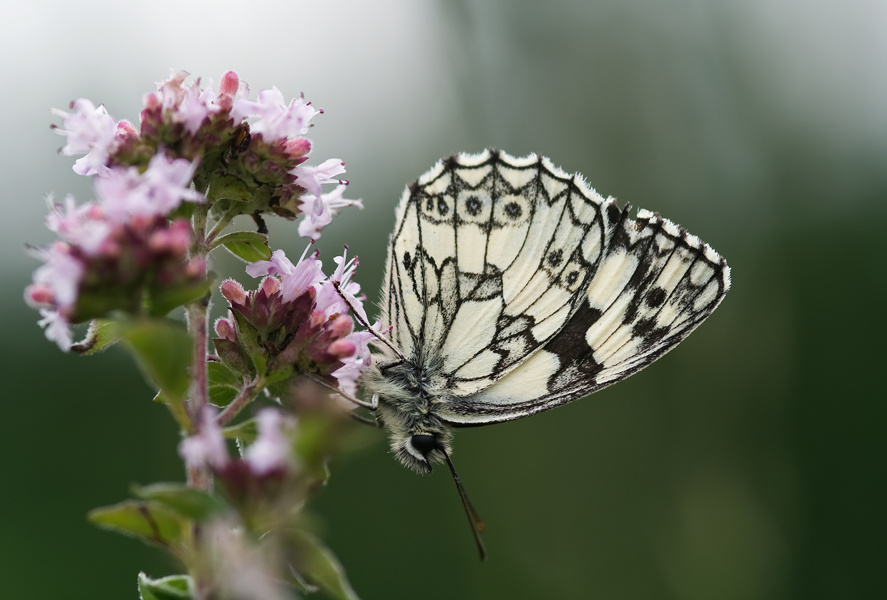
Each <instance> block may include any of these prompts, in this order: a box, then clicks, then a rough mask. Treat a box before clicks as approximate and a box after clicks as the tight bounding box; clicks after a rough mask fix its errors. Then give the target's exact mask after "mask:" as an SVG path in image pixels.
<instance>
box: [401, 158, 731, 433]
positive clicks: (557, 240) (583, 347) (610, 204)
mask: <svg viewBox="0 0 887 600" xmlns="http://www.w3.org/2000/svg"><path fill="white" fill-rule="evenodd" d="M387 285H388V287H387V293H386V295H385V296H384V298H383V309H384V311H385V314H386V315H387V318H388V320H389V322H390V324H391V325H392V327H393V331H392V341H393V342H394V345H396V346H397V347H398V348H399V349H400V351H401V353H402V355H403V356H404V357H405V358H406V359H407V360H408V361H410V363H411V364H414V365H419V366H420V369H419V370H420V371H423V372H424V371H425V370H428V371H433V372H434V373H435V374H436V375H439V376H440V377H442V378H443V380H444V382H445V388H446V390H445V393H443V394H442V395H441V397H442V398H446V401H444V402H441V403H439V405H438V406H436V408H435V411H436V413H437V414H438V415H439V416H440V417H441V418H443V419H444V420H446V421H448V422H451V423H454V424H472V423H478V424H479V423H485V422H494V421H503V420H509V419H514V418H518V417H521V416H525V415H528V414H532V413H535V412H538V411H540V410H545V409H547V408H551V407H553V406H557V405H559V404H563V403H564V402H568V401H570V400H573V399H575V398H578V397H581V396H584V395H586V394H589V393H591V392H593V391H595V390H597V389H600V388H601V387H604V386H606V385H609V384H611V383H614V382H616V381H619V380H620V379H623V378H625V377H627V376H628V375H630V374H631V373H634V372H635V371H637V370H639V369H641V368H643V367H644V366H646V365H648V364H650V363H651V362H652V361H653V360H655V359H656V358H657V357H658V356H661V355H662V354H663V353H665V352H666V351H668V350H669V349H670V348H672V347H673V346H674V345H675V344H677V343H678V342H679V341H680V340H682V339H683V338H684V337H686V336H687V335H688V334H689V333H690V332H691V331H692V330H693V328H695V327H696V326H697V325H698V324H699V323H700V322H701V321H702V320H704V319H705V318H706V317H707V316H708V315H709V314H710V313H711V312H712V311H713V310H714V309H715V307H717V305H718V304H719V303H720V301H721V299H722V298H723V297H724V294H726V292H727V290H728V289H729V285H730V278H729V269H728V267H727V265H726V263H725V262H724V260H723V259H722V258H721V257H720V256H718V254H717V253H716V252H715V251H714V250H712V249H711V248H710V247H709V246H708V245H706V244H704V243H702V242H701V241H700V240H699V239H698V238H696V237H695V236H692V235H690V234H688V233H687V232H686V231H684V230H683V229H681V228H680V227H678V226H677V225H674V224H673V223H671V222H670V221H668V220H666V219H663V218H661V217H659V216H658V215H656V214H653V213H650V212H649V211H640V212H639V213H638V217H637V219H636V220H632V219H629V218H628V215H627V213H626V212H623V211H622V210H620V209H619V208H618V207H617V206H616V203H615V201H614V200H613V199H612V198H611V199H607V200H605V199H603V198H602V197H601V196H600V195H598V194H597V193H596V192H595V191H594V190H593V189H591V188H589V187H588V186H587V185H586V184H585V183H584V181H583V180H582V179H581V177H580V176H578V175H577V176H570V175H568V174H566V173H564V172H563V171H561V170H560V169H558V168H556V167H555V166H554V165H552V164H551V163H550V161H548V160H547V159H545V158H539V157H537V156H535V155H530V156H528V157H525V158H520V159H518V158H514V157H511V156H509V155H507V154H504V153H501V152H497V151H491V150H488V151H485V152H483V153H481V154H478V155H464V154H463V155H458V156H454V157H451V158H449V159H446V160H443V161H441V162H440V163H438V164H437V165H436V166H435V167H434V168H432V169H431V170H430V171H429V172H428V173H426V174H425V175H423V176H422V177H421V178H420V179H419V180H418V181H417V182H416V183H414V184H413V185H412V186H411V187H410V188H408V189H407V190H406V191H405V193H404V196H403V198H402V200H401V204H400V206H399V207H398V215H397V225H396V227H395V231H394V234H393V235H392V237H391V245H390V247H389V257H388V276H387ZM389 358H391V357H390V356H389ZM426 368H427V369H426Z"/></svg>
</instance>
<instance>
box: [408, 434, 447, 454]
mask: <svg viewBox="0 0 887 600" xmlns="http://www.w3.org/2000/svg"><path fill="white" fill-rule="evenodd" d="M410 444H412V445H413V448H415V449H416V450H418V451H419V453H420V454H421V455H422V456H424V457H425V458H426V459H427V458H428V455H429V454H431V451H432V450H437V449H438V448H440V442H438V441H437V438H436V437H434V436H433V435H428V434H425V433H417V434H415V435H413V437H411V438H410Z"/></svg>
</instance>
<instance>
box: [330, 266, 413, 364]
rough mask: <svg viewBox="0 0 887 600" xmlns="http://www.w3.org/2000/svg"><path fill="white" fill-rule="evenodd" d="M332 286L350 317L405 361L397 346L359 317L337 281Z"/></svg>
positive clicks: (358, 313)
mask: <svg viewBox="0 0 887 600" xmlns="http://www.w3.org/2000/svg"><path fill="white" fill-rule="evenodd" d="M333 287H334V288H336V292H337V293H338V294H339V297H340V298H342V300H344V301H345V304H347V305H348V308H350V309H351V313H352V318H353V319H354V320H355V321H357V322H358V323H360V325H361V326H362V327H366V328H367V331H369V332H370V333H371V334H373V337H374V338H376V339H377V340H379V341H380V342H382V343H383V344H385V345H386V346H388V348H389V349H390V350H391V351H392V352H394V354H395V355H397V357H398V358H399V359H400V360H403V361H406V357H405V356H404V355H403V353H401V351H400V350H398V349H397V348H395V347H394V344H392V343H391V342H389V341H388V340H386V339H385V338H384V337H382V336H381V335H380V334H379V332H378V331H376V330H375V329H373V326H372V325H370V324H369V323H367V322H366V321H365V320H364V319H363V318H361V316H360V312H359V311H357V310H356V309H355V308H354V306H352V305H351V300H349V299H348V297H347V296H346V295H345V294H343V293H342V290H341V289H340V288H339V282H338V281H334V282H333Z"/></svg>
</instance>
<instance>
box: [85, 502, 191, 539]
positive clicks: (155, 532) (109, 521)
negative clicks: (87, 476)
mask: <svg viewBox="0 0 887 600" xmlns="http://www.w3.org/2000/svg"><path fill="white" fill-rule="evenodd" d="M89 520H90V521H92V522H93V523H95V524H96V525H98V526H100V527H105V528H107V529H112V530H114V531H116V532H118V533H122V534H124V535H129V536H133V537H137V538H140V539H142V540H144V541H146V542H151V543H153V544H157V545H159V546H164V547H169V546H172V545H174V544H176V543H178V542H179V541H180V540H181V539H182V528H183V527H184V526H185V525H186V523H185V522H184V521H183V520H182V518H181V517H180V516H179V515H178V513H176V512H174V511H173V510H172V509H170V508H167V507H166V506H164V505H163V504H160V503H159V502H153V501H146V502H139V501H136V500H125V501H123V502H121V503H119V504H114V505H112V506H103V507H101V508H96V509H93V510H91V511H90V512H89Z"/></svg>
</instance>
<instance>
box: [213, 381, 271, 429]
mask: <svg viewBox="0 0 887 600" xmlns="http://www.w3.org/2000/svg"><path fill="white" fill-rule="evenodd" d="M264 387H265V382H264V379H263V378H261V377H257V378H256V379H254V380H253V381H251V382H250V383H248V384H247V385H246V386H244V388H243V389H242V390H240V393H239V394H237V397H236V398H234V400H233V401H232V402H231V404H229V405H228V406H226V407H225V410H223V411H222V412H220V413H219V416H218V417H216V422H218V424H219V425H226V424H228V423H230V422H231V420H233V419H234V417H236V416H237V415H238V414H240V411H241V410H243V408H244V407H245V406H246V405H247V404H249V403H250V402H252V401H253V400H254V399H255V397H256V396H258V395H259V391H260V390H261V389H262V388H264Z"/></svg>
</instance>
